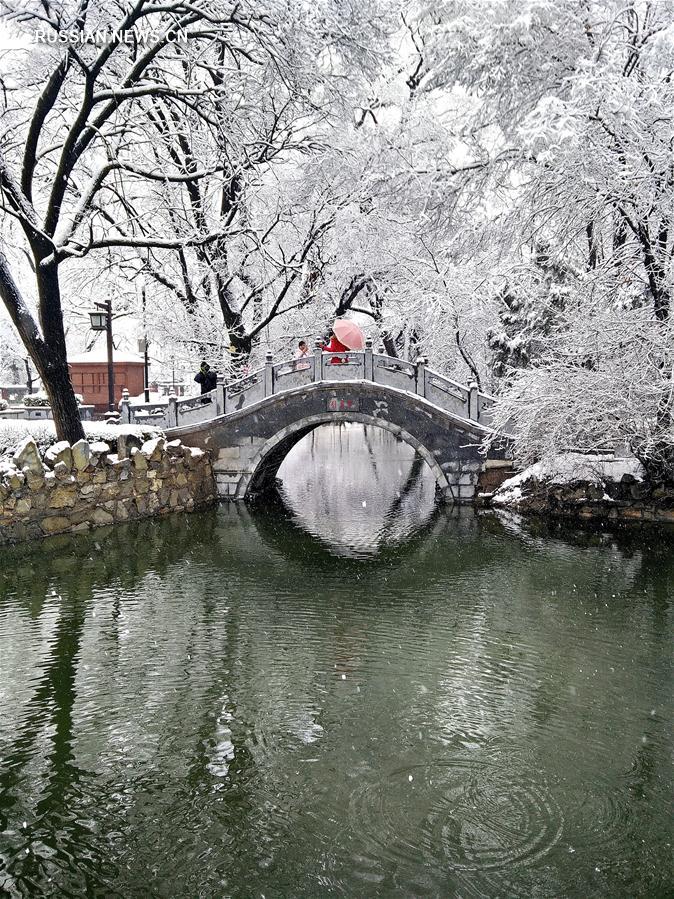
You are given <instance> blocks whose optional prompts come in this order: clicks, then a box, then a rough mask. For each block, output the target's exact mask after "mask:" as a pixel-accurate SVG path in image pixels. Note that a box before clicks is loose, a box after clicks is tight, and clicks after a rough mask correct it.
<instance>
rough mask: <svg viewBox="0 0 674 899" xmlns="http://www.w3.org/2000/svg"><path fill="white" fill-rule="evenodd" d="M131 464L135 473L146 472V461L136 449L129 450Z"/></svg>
mask: <svg viewBox="0 0 674 899" xmlns="http://www.w3.org/2000/svg"><path fill="white" fill-rule="evenodd" d="M131 464H132V465H133V467H134V469H135V470H136V472H137V473H140V472H145V471H147V459H146V458H145V456H144V455H143V454H142V453H141V451H140V450H139V449H137V448H136V447H134V448H133V449H132V450H131Z"/></svg>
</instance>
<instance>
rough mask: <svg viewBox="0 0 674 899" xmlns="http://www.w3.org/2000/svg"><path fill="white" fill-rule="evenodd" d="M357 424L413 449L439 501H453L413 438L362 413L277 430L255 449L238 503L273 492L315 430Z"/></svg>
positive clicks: (309, 420)
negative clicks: (281, 471)
mask: <svg viewBox="0 0 674 899" xmlns="http://www.w3.org/2000/svg"><path fill="white" fill-rule="evenodd" d="M340 422H345V423H360V424H364V425H370V426H372V427H375V428H380V429H382V430H384V431H388V432H389V433H391V434H393V435H395V436H396V437H398V438H400V439H401V440H403V441H404V442H405V443H406V444H408V445H409V446H410V447H412V448H413V449H414V450H415V451H416V452H417V453H418V455H419V456H420V457H421V458H422V459H423V460H424V462H425V463H426V464H427V465H428V467H429V468H430V470H431V472H432V473H433V476H434V478H435V482H436V489H437V491H438V492H439V493H440V495H441V497H442V498H443V499H444V498H449V499H451V498H453V491H452V487H451V485H450V482H449V480H448V478H447V475H446V474H445V472H444V471H443V470H442V468H441V467H440V465H439V463H438V461H437V459H436V458H435V456H434V455H433V453H432V452H431V451H430V450H429V449H428V448H427V447H426V446H424V444H423V443H422V442H421V441H419V440H418V439H417V438H416V437H415V436H414V435H412V434H410V433H409V432H408V431H406V430H404V429H403V428H401V427H399V426H398V425H396V424H394V423H393V422H390V421H388V420H386V419H382V418H378V417H375V416H371V415H365V414H362V413H354V412H350V413H344V414H340V413H335V412H330V413H326V414H318V415H311V416H307V417H306V418H304V419H302V420H301V421H297V422H294V423H292V424H290V425H288V426H287V427H285V428H283V429H282V430H280V431H279V432H278V433H277V434H275V435H274V436H273V437H272V438H270V439H269V440H267V441H266V442H265V443H264V444H263V445H262V446H261V447H259V448H258V450H257V452H256V454H255V455H254V456H253V458H252V459H251V461H250V464H249V466H248V473H246V474H245V475H244V476H243V477H242V478H241V480H240V482H239V486H238V491H237V494H238V498H239V499H243V498H246V499H254V498H255V497H258V496H261V495H264V494H265V493H268V492H270V491H273V490H275V489H276V486H277V478H278V472H279V469H280V468H281V465H282V464H283V462H284V460H285V459H286V457H287V456H288V454H289V453H290V451H291V450H292V449H293V448H294V447H295V446H296V445H297V444H298V443H299V442H300V441H301V440H303V439H304V437H306V436H307V435H308V434H310V433H311V432H312V431H314V430H315V429H316V428H318V427H320V426H321V425H326V424H338V423H340Z"/></svg>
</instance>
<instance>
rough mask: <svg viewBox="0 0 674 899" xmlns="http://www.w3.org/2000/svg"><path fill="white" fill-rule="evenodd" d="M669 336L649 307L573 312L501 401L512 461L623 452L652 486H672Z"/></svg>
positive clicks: (498, 414)
mask: <svg viewBox="0 0 674 899" xmlns="http://www.w3.org/2000/svg"><path fill="white" fill-rule="evenodd" d="M673 338H674V328H672V325H671V324H670V323H669V322H663V321H658V320H657V319H655V318H654V316H653V314H652V312H651V310H650V308H648V307H642V308H637V309H632V310H625V309H624V308H618V307H617V306H616V307H614V308H611V309H604V310H602V311H597V310H594V311H592V312H590V313H589V314H580V312H578V311H577V312H576V317H575V319H573V320H572V319H569V320H567V322H566V327H565V329H564V330H563V331H560V332H557V333H556V334H554V335H552V336H551V338H550V339H549V340H548V342H547V344H546V346H545V347H544V349H543V352H542V354H541V358H540V360H539V363H538V364H537V365H536V366H534V367H531V368H526V369H521V370H519V371H513V372H512V373H511V380H510V384H509V387H508V389H507V390H506V391H504V393H503V394H502V395H501V396H500V397H499V399H498V402H497V405H496V407H495V426H496V428H497V429H499V430H501V431H504V432H507V433H510V434H511V435H512V436H513V438H514V452H515V458H516V459H517V461H518V462H519V463H520V464H521V465H524V466H527V465H531V464H533V463H534V462H537V461H539V460H549V459H552V458H553V457H555V456H556V455H558V454H559V453H561V452H568V451H575V452H580V453H595V452H601V451H604V452H606V451H608V452H610V451H612V450H614V449H615V448H616V446H625V447H627V448H628V449H629V450H631V452H632V453H633V454H634V455H635V456H636V457H637V459H639V461H640V462H641V463H642V465H643V466H644V468H645V469H646V472H647V474H648V476H649V477H650V478H651V479H652V480H656V481H666V482H669V483H674V428H673V426H672V414H673V409H672V407H673V404H674V382H673V381H672V373H673V370H674V340H673Z"/></svg>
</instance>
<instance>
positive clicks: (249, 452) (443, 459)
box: [167, 380, 510, 503]
mask: <svg viewBox="0 0 674 899" xmlns="http://www.w3.org/2000/svg"><path fill="white" fill-rule="evenodd" d="M339 422H361V423H363V424H369V425H374V426H377V427H380V428H383V429H385V430H387V431H390V432H391V433H392V434H395V435H396V436H397V437H399V438H400V439H402V440H404V441H405V442H406V443H408V444H410V445H411V446H412V447H414V448H415V449H416V450H417V452H419V453H420V455H421V456H422V457H423V458H424V460H425V461H426V462H427V463H428V465H429V467H430V468H431V470H432V471H433V473H434V475H435V479H436V483H437V488H438V492H439V494H440V496H441V498H443V499H445V500H447V501H449V502H457V503H469V502H472V501H473V500H474V499H475V496H476V493H477V492H478V490H479V489H480V483H481V480H482V479H484V478H485V473H486V472H488V473H490V474H491V478H492V479H493V475H494V474H495V473H496V471H495V470H496V469H501V470H503V471H504V472H505V471H506V470H507V467H508V466H509V464H510V463H509V462H507V461H506V460H505V452H504V450H503V449H496V450H494V451H493V452H490V454H489V458H487V459H485V457H484V456H483V455H482V454H481V453H480V449H479V444H480V442H481V441H482V439H483V438H484V436H485V434H487V433H488V429H487V428H485V427H483V426H481V425H480V424H479V423H477V422H474V421H470V420H468V419H466V418H464V417H461V416H459V415H456V414H452V413H450V412H448V411H446V410H444V409H441V408H438V407H437V406H436V405H434V404H433V403H431V402H429V401H428V400H426V399H425V398H424V397H422V396H419V395H416V394H414V393H411V392H409V391H406V390H401V389H398V388H393V387H389V386H385V385H381V384H376V383H373V382H371V381H361V380H357V381H346V380H341V381H339V382H331V381H319V382H315V383H310V384H307V385H305V386H302V387H298V388H296V389H291V390H287V391H285V392H283V393H280V394H274V395H271V396H268V397H266V398H264V399H261V400H260V401H259V402H256V403H255V404H253V405H251V406H247V407H246V408H242V409H241V410H240V411H233V412H230V413H229V414H227V415H222V416H218V417H215V418H212V419H210V420H208V421H203V422H199V423H195V424H193V425H189V426H186V427H181V428H172V429H170V430H169V431H168V432H167V433H168V436H170V437H171V438H174V437H179V438H180V439H181V440H182V441H183V443H185V444H187V445H191V446H198V447H201V448H202V449H205V450H208V451H210V453H211V458H212V460H213V470H214V474H215V478H216V482H217V489H218V494H219V496H220V498H222V499H231V500H239V499H244V498H254V497H255V496H259V495H262V494H264V493H265V492H267V491H268V490H270V489H273V488H274V487H275V486H276V478H277V474H278V470H279V468H280V466H281V464H282V462H283V460H284V459H285V457H286V456H287V454H288V453H289V452H290V450H291V449H292V448H293V446H295V444H296V443H298V442H299V441H300V440H301V439H302V438H303V437H305V436H306V435H307V434H309V433H310V432H311V431H312V430H314V428H316V427H319V426H320V425H322V424H328V423H339Z"/></svg>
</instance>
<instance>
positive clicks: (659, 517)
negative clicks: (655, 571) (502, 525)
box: [483, 474, 674, 523]
mask: <svg viewBox="0 0 674 899" xmlns="http://www.w3.org/2000/svg"><path fill="white" fill-rule="evenodd" d="M483 504H484V505H493V507H494V508H508V509H512V510H513V511H516V512H522V513H525V514H526V513H529V514H533V515H536V514H538V515H552V516H555V517H559V518H581V519H585V520H598V521H601V520H604V521H660V522H671V523H674V487H671V486H666V485H663V484H649V483H648V482H647V481H644V480H640V479H638V478H635V477H633V476H632V475H629V474H626V475H624V476H623V477H622V478H621V480H619V481H611V480H606V481H603V482H590V481H571V482H569V483H566V484H555V483H550V482H548V481H545V480H541V481H539V480H536V479H534V478H532V479H530V480H527V481H525V482H524V483H523V484H522V485H521V489H520V491H518V492H515V493H513V492H512V491H508V489H507V484H506V485H505V492H504V495H503V496H502V497H501V496H500V495H499V491H496V493H495V494H494V495H493V497H485V498H484V500H483Z"/></svg>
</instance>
